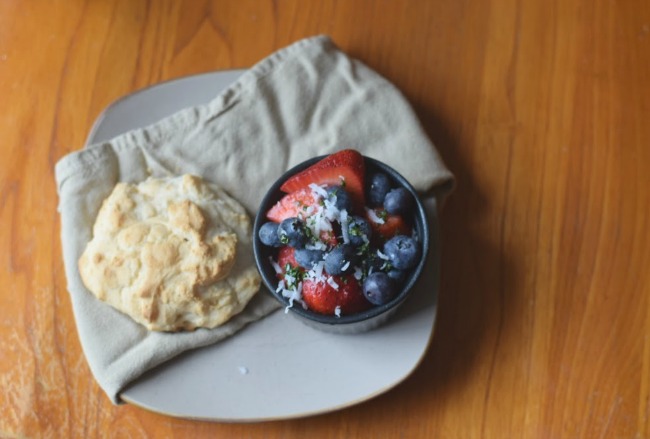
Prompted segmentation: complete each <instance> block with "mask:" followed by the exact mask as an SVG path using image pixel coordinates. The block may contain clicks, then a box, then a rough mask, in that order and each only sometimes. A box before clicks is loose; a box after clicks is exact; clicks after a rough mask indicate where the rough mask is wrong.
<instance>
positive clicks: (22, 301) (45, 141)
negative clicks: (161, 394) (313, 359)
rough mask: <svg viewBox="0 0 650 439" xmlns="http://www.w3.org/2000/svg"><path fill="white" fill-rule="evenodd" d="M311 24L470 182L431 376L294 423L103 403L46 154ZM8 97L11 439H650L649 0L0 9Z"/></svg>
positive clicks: (5, 367)
mask: <svg viewBox="0 0 650 439" xmlns="http://www.w3.org/2000/svg"><path fill="white" fill-rule="evenodd" d="M319 33H326V34H329V35H331V36H332V37H333V39H334V40H335V42H336V43H337V44H338V45H339V46H340V47H341V48H342V49H344V50H346V51H347V52H348V53H350V54H352V55H353V56H355V57H357V58H359V59H361V60H362V61H364V62H365V63H367V64H368V65H369V66H371V67H372V68H374V69H375V70H377V71H378V72H380V73H381V74H383V75H384V76H386V77H387V78H389V79H390V80H391V81H392V82H394V83H395V84H396V85H397V86H398V87H399V88H400V89H401V90H402V91H403V92H404V93H405V95H406V96H407V97H408V99H409V100H410V101H411V102H412V104H413V106H414V107H415V109H416V112H417V114H418V116H419V117H420V118H421V120H422V122H423V124H424V126H425V127H426V129H427V131H428V133H429V134H430V136H431V138H432V139H433V140H434V142H435V143H436V145H437V147H438V148H439V150H440V152H441V154H442V156H443V157H444V159H445V161H446V162H447V164H448V165H449V167H450V168H451V169H452V171H453V172H454V173H455V174H456V175H457V177H458V187H457V190H456V192H455V193H454V194H453V195H452V197H451V198H450V199H449V201H448V203H447V206H446V209H445V211H444V214H443V227H442V229H443V230H442V232H443V241H444V242H443V244H444V248H443V259H442V260H443V262H442V285H441V294H440V307H439V320H438V325H437V329H436V334H435V337H434V340H433V343H432V346H431V347H430V349H429V351H428V353H427V355H426V358H425V359H424V362H423V363H422V364H421V366H420V367H419V368H418V369H417V371H416V372H415V373H414V374H413V375H412V376H411V377H410V378H408V379H407V380H406V382H404V383H403V384H401V385H399V386H398V387H397V388H395V389H394V390H392V391H390V392H388V393H387V394H384V395H382V396H380V397H378V398H376V399H373V400H371V401H369V402H366V403H363V404H361V405H358V406H355V407H353V408H349V409H347V410H343V411H340V412H335V413H331V414H326V415H321V416H316V417H312V418H307V419H300V420H293V421H283V422H269V423H261V424H252V425H235V424H213V423H206V422H195V421H189V420H182V419H174V418H168V417H165V416H161V415H157V414H153V413H149V412H147V411H144V410H142V409H139V408H136V407H133V406H129V405H126V406H119V407H118V406H113V405H111V403H110V402H109V400H108V398H107V397H106V396H105V395H104V393H103V392H102V391H101V390H100V389H99V387H98V386H97V384H96V383H95V381H94V379H93V377H92V375H91V373H90V370H89V368H88V365H87V363H86V360H85V358H84V356H83V353H82V351H81V348H80V344H79V340H78V336H77V332H76V328H75V324H74V321H73V317H72V310H71V304H70V299H69V296H68V293H67V291H66V280H65V276H64V273H63V266H62V259H61V246H60V242H59V230H60V224H59V217H58V213H57V211H56V206H57V194H56V190H55V186H54V175H53V166H54V163H55V162H56V161H57V160H58V159H59V158H60V157H62V156H63V155H65V154H66V153H69V152H71V151H74V150H77V149H79V148H81V147H82V145H83V143H84V140H85V137H86V135H87V133H88V130H89V128H90V126H91V124H92V122H93V121H94V119H95V118H96V117H97V115H98V114H99V113H100V112H101V111H102V110H103V109H104V108H105V107H106V106H107V105H108V104H109V103H111V101H113V100H115V99H117V98H119V97H120V96H122V95H124V94H127V93H130V92H132V91H134V90H137V89H139V88H142V87H145V86H147V85H150V84H154V83H157V82H159V81H163V80H167V79H171V78H177V77H182V76H185V75H190V74H195V73H200V72H208V71H213V70H219V69H230V68H242V67H249V66H251V65H252V64H254V63H255V62H256V61H258V60H260V59H261V58H263V57H264V56H266V55H267V54H269V53H270V52H272V51H274V50H275V49H278V48H281V47H283V46H285V45H287V44H289V43H291V42H293V41H295V40H297V39H299V38H302V37H305V36H310V35H314V34H319ZM0 97H1V101H2V110H0V111H1V113H0V133H1V140H0V148H1V149H0V152H1V153H0V190H1V192H0V224H1V227H0V285H2V288H0V408H1V411H0V437H30V438H32V437H34V438H38V437H84V438H91V437H104V436H115V437H251V438H255V437H265V438H288V437H300V438H302V437H309V438H317V437H327V438H334V437H336V438H347V437H373V438H395V437H403V438H411V437H421V438H430V437H446V438H473V437H492V438H505V437H512V438H515V437H517V438H518V437H537V438H564V437H566V438H599V437H611V438H614V437H617V438H618V437H622V438H643V437H650V418H649V416H650V232H649V229H650V209H649V204H650V2H647V1H645V0H629V1H618V2H615V1H606V0H528V1H523V0H485V1H468V0H429V1H424V0H422V1H415V0H411V1H407V0H400V1H397V0H395V1H386V0H385V1H379V0H377V1H371V0H368V1H338V2H334V1H327V0H323V1H306V0H280V1H255V0H246V1H242V0H232V1H214V2H212V3H211V2H209V1H198V0H197V1H190V0H187V1H184V2H172V1H148V2H147V1H139V0H138V1H136V0H132V1H130V0H129V1H127V0H123V1H119V0H102V1H99V0H97V1H85V2H83V1H81V0H68V1H63V0H58V1H44V0H43V1H41V0H31V1H29V0H4V1H2V2H0Z"/></svg>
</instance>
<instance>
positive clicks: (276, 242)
mask: <svg viewBox="0 0 650 439" xmlns="http://www.w3.org/2000/svg"><path fill="white" fill-rule="evenodd" d="M279 226H280V225H279V224H278V223H274V222H270V221H269V222H268V223H265V224H264V225H262V227H260V231H259V232H258V236H259V237H260V241H262V244H264V245H268V246H269V247H281V246H282V242H280V236H279V235H278V227H279Z"/></svg>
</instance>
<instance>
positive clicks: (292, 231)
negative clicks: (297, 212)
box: [278, 218, 307, 248]
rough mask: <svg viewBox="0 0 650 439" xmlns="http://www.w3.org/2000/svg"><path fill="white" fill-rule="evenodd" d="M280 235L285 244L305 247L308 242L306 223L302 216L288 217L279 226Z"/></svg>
mask: <svg viewBox="0 0 650 439" xmlns="http://www.w3.org/2000/svg"><path fill="white" fill-rule="evenodd" d="M278 237H279V238H280V242H281V243H282V244H284V245H288V246H291V247H293V248H303V247H304V246H305V244H306V243H307V234H306V233H305V223H304V222H303V220H301V219H300V218H287V219H285V220H284V221H282V222H281V223H280V226H279V227H278Z"/></svg>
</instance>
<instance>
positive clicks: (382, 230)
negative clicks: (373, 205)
mask: <svg viewBox="0 0 650 439" xmlns="http://www.w3.org/2000/svg"><path fill="white" fill-rule="evenodd" d="M373 211H374V215H373V214H371V213H370V212H367V213H366V218H367V219H368V222H369V223H370V227H371V228H372V236H373V239H376V240H377V241H378V242H381V243H383V242H384V241H387V240H389V239H390V238H392V237H393V236H395V235H410V234H411V231H412V230H411V227H410V226H409V225H408V224H407V222H406V221H405V220H404V218H403V217H401V216H400V215H390V214H388V213H386V211H385V210H383V209H373ZM377 218H380V219H382V220H383V223H381V222H380V221H377Z"/></svg>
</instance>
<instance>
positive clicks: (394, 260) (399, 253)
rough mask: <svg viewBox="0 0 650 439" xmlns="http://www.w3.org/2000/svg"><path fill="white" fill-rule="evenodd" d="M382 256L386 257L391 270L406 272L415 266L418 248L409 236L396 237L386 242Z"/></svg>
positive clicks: (418, 255) (418, 252)
mask: <svg viewBox="0 0 650 439" xmlns="http://www.w3.org/2000/svg"><path fill="white" fill-rule="evenodd" d="M384 254H385V255H386V256H388V262H390V264H391V266H392V267H393V268H397V269H398V270H407V269H409V268H413V267H414V266H415V265H417V263H418V260H419V259H420V246H418V244H417V242H415V240H414V239H413V238H411V237H410V236H405V235H397V236H394V237H392V238H391V239H389V240H388V241H386V243H385V244H384Z"/></svg>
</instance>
